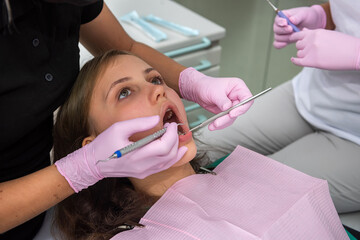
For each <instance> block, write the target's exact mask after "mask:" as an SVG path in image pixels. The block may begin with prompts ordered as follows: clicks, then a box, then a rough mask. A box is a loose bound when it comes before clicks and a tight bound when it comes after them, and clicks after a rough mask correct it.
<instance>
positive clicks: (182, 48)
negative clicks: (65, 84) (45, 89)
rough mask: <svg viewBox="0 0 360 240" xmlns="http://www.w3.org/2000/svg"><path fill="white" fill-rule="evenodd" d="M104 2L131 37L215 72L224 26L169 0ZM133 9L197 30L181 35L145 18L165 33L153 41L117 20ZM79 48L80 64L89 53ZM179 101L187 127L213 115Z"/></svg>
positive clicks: (87, 58) (196, 106)
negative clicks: (193, 33)
mask: <svg viewBox="0 0 360 240" xmlns="http://www.w3.org/2000/svg"><path fill="white" fill-rule="evenodd" d="M105 3H106V4H107V6H108V7H109V9H110V10H111V12H112V13H113V14H114V15H115V17H116V18H117V19H118V21H119V22H120V24H121V25H122V26H123V28H124V29H125V31H126V32H127V33H128V34H129V35H130V36H131V37H132V38H133V39H134V40H135V41H138V42H141V43H144V44H146V45H149V46H150V47H152V48H154V49H156V50H158V51H159V52H162V53H164V54H165V55H167V56H168V57H171V58H172V59H174V60H175V61H177V62H178V63H180V64H182V65H184V66H185V67H193V68H195V69H197V70H198V71H201V72H202V73H204V74H206V75H208V76H213V77H217V76H219V72H220V56H221V50H222V49H221V46H220V44H219V41H220V40H221V39H222V38H223V37H224V36H225V28H223V27H221V26H219V25H218V24H216V23H214V22H212V21H210V20H208V19H206V18H204V17H202V16H200V15H199V14H197V13H195V12H193V11H191V10H189V9H187V8H185V7H184V6H182V5H180V4H179V3H177V2H175V1H171V0H151V1H150V0H105ZM134 10H135V11H136V12H137V13H138V15H139V16H140V17H145V16H147V15H149V14H152V15H154V16H156V17H160V18H161V19H164V20H166V21H169V22H172V23H175V24H179V25H182V26H186V27H190V28H192V29H196V30H198V31H199V34H198V35H197V36H185V35H183V34H181V33H178V32H176V31H173V30H169V29H167V28H165V27H162V26H160V25H158V24H155V23H152V22H147V23H149V24H151V26H153V27H156V28H157V29H159V30H161V31H162V32H164V33H165V34H166V35H167V39H165V40H162V41H158V42H156V41H154V40H153V39H151V38H150V37H149V36H147V35H146V34H145V32H144V31H143V30H141V29H139V28H137V27H136V26H134V25H131V24H129V23H128V22H125V21H123V20H121V18H122V17H123V16H124V15H126V14H128V13H130V12H132V11H134ZM79 48H80V66H83V65H84V63H85V62H86V61H88V60H90V59H91V58H92V57H93V56H92V55H91V54H90V53H89V52H88V51H87V50H86V49H85V48H84V47H83V46H82V45H81V44H79ZM183 102H184V105H185V110H186V112H187V115H188V120H189V124H190V127H193V126H196V125H198V124H199V123H201V122H202V121H204V120H206V119H207V118H209V117H210V116H212V115H213V114H212V113H209V112H207V111H206V110H205V109H203V108H201V107H200V106H199V105H197V104H194V103H192V102H189V101H186V100H183Z"/></svg>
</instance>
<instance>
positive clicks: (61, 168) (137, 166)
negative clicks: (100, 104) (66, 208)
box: [0, 116, 187, 233]
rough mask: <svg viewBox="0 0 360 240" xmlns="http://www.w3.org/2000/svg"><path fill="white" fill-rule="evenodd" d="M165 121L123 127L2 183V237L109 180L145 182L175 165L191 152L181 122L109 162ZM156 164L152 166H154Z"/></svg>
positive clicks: (154, 118) (115, 127)
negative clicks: (181, 140) (183, 141)
mask: <svg viewBox="0 0 360 240" xmlns="http://www.w3.org/2000/svg"><path fill="white" fill-rule="evenodd" d="M159 119H160V118H159V116H152V117H146V118H137V119H131V120H128V121H122V122H117V123H115V124H113V125H112V126H111V127H109V128H108V129H107V130H105V131H104V132H102V133H101V134H100V135H98V136H97V137H96V138H95V139H94V140H93V141H92V142H91V143H89V144H87V145H86V146H84V147H82V148H80V149H78V150H77V151H75V152H73V153H71V154H69V155H67V156H66V157H64V158H62V159H60V160H58V161H57V162H56V163H55V165H52V166H49V167H47V168H44V169H42V170H40V171H37V172H35V173H33V174H30V175H28V176H25V177H22V178H19V179H15V180H12V181H8V182H3V183H0V233H3V232H6V231H7V230H10V229H11V228H14V227H16V226H18V225H20V224H22V223H24V222H26V221H28V220H29V219H31V218H33V217H35V216H37V215H39V214H40V213H42V212H44V211H46V210H47V209H49V208H50V207H52V206H54V205H55V204H57V203H59V202H60V201H62V200H64V199H65V198H67V197H68V196H70V195H71V194H73V193H75V192H79V191H81V190H82V189H84V188H87V187H89V186H91V185H93V184H95V183H96V182H97V181H99V180H101V179H103V178H105V177H135V178H145V177H147V176H149V175H151V174H154V173H156V172H160V171H162V170H165V169H167V168H169V167H170V166H172V165H173V164H175V163H176V162H177V161H178V160H179V159H181V158H182V156H183V155H184V154H185V152H186V151H187V148H186V147H185V146H184V147H181V148H180V149H178V146H179V138H178V133H177V125H176V123H171V124H170V125H169V126H168V127H167V131H166V133H165V134H164V135H163V136H162V137H161V138H159V139H157V140H155V141H153V142H151V143H149V144H148V145H146V146H144V147H142V148H139V149H137V150H135V151H133V152H131V153H128V154H126V155H125V156H123V157H121V159H112V160H111V161H107V162H99V163H98V164H97V161H98V160H105V159H106V158H107V157H109V156H110V155H111V154H112V153H114V152H115V151H116V150H118V149H120V148H123V147H125V146H127V145H128V144H130V142H129V140H128V138H129V137H130V136H131V135H133V134H134V133H136V132H139V131H145V130H148V129H151V128H153V127H154V126H155V125H157V123H158V122H159ZM149 159H152V161H149Z"/></svg>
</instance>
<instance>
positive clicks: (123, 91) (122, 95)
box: [119, 88, 131, 99]
mask: <svg viewBox="0 0 360 240" xmlns="http://www.w3.org/2000/svg"><path fill="white" fill-rule="evenodd" d="M130 94H131V90H130V89H128V88H123V89H121V91H120V93H119V99H123V98H126V97H127V96H129V95H130Z"/></svg>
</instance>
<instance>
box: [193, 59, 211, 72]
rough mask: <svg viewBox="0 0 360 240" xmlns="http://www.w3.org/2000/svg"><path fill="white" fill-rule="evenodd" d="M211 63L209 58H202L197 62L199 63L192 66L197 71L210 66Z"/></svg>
mask: <svg viewBox="0 0 360 240" xmlns="http://www.w3.org/2000/svg"><path fill="white" fill-rule="evenodd" d="M211 65H212V64H211V62H210V61H209V60H205V59H203V60H201V61H200V64H199V65H197V66H194V67H193V68H195V69H196V70H198V71H202V70H205V69H208V68H210V67H211Z"/></svg>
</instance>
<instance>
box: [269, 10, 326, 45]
mask: <svg viewBox="0 0 360 240" xmlns="http://www.w3.org/2000/svg"><path fill="white" fill-rule="evenodd" d="M283 13H284V14H285V15H286V16H287V17H288V18H289V20H290V21H291V22H292V23H293V24H294V25H296V26H297V27H298V28H299V29H300V30H301V29H303V28H308V29H316V28H325V26H326V13H325V10H324V9H323V8H322V7H321V6H320V5H313V6H311V7H299V8H292V9H288V10H284V11H283ZM273 28H274V44H273V45H274V47H275V48H283V47H285V46H287V45H288V44H289V43H292V42H293V41H291V40H290V36H291V35H292V34H293V33H294V31H293V29H292V27H291V26H290V25H288V24H287V21H286V19H284V18H281V17H279V16H276V17H275V21H274V26H273Z"/></svg>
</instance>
